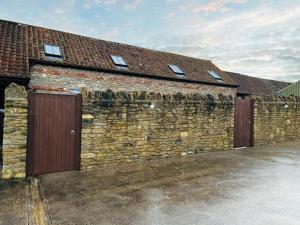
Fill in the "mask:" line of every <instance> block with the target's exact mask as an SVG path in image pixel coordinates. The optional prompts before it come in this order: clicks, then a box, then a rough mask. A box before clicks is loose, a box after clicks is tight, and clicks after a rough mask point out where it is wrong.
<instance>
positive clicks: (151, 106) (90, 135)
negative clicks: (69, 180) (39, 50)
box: [81, 90, 234, 169]
mask: <svg viewBox="0 0 300 225" xmlns="http://www.w3.org/2000/svg"><path fill="white" fill-rule="evenodd" d="M233 129H234V105H233V101H232V98H231V97H225V96H222V95H220V96H219V98H218V99H217V98H213V97H212V96H210V95H208V96H203V95H199V94H189V95H182V94H174V95H161V94H156V93H146V92H134V93H130V94H129V93H125V92H117V93H116V92H112V91H110V90H108V91H106V92H89V93H88V94H87V96H85V97H84V100H83V129H82V149H81V153H82V154H81V166H82V169H89V168H92V167H94V166H99V165H100V166H103V165H105V164H117V163H123V162H132V161H136V160H148V159H154V158H165V157H171V156H180V155H186V154H195V153H198V152H203V151H220V150H229V149H232V148H233Z"/></svg>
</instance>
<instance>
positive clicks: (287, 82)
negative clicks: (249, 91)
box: [224, 71, 292, 84]
mask: <svg viewBox="0 0 300 225" xmlns="http://www.w3.org/2000/svg"><path fill="white" fill-rule="evenodd" d="M224 72H225V73H231V74H236V75H239V76H244V77H250V78H254V79H260V80H267V81H276V82H282V83H288V84H292V83H291V82H288V81H281V80H274V79H268V78H262V77H255V76H251V75H246V74H241V73H236V72H230V71H224Z"/></svg>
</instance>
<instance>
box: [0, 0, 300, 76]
mask: <svg viewBox="0 0 300 225" xmlns="http://www.w3.org/2000/svg"><path fill="white" fill-rule="evenodd" d="M0 5H1V7H0V18H1V19H7V20H13V21H18V22H23V23H29V24H33V25H39V26H44V27H48V28H54V29H58V30H63V31H68V32H73V33H77V34H81V35H86V36H92V37H96V38H100V39H105V40H111V41H117V42H123V43H128V44H133V45H138V46H142V47H148V48H154V49H158V50H164V51H170V52H175V53H180V54H184V55H189V56H194V57H199V58H205V59H211V60H212V61H213V62H214V63H215V64H217V65H218V66H219V67H221V68H222V69H224V70H229V71H234V72H240V73H244V74H249V75H253V76H259V77H264V78H272V79H280V80H287V81H295V80H299V79H300V22H299V21H300V0H285V1H280V0H211V1H206V0H190V1H189V0H186V1H183V0H82V1H79V0H64V1H59V0H52V1H49V0H47V1H46V0H14V1H11V0H0Z"/></svg>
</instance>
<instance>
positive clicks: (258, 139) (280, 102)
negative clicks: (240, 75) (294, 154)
mask: <svg viewBox="0 0 300 225" xmlns="http://www.w3.org/2000/svg"><path fill="white" fill-rule="evenodd" d="M253 99H254V146H257V145H263V144H269V143H277V142H286V141H293V140H296V139H298V140H299V139H300V98H299V97H255V98H253Z"/></svg>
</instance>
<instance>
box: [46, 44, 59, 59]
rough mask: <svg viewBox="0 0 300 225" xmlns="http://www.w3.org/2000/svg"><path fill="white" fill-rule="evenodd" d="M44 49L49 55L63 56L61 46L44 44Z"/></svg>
mask: <svg viewBox="0 0 300 225" xmlns="http://www.w3.org/2000/svg"><path fill="white" fill-rule="evenodd" d="M44 50H45V54H46V55H47V56H54V57H58V58H61V57H62V54H61V51H60V47H59V46H55V45H48V44H44Z"/></svg>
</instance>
